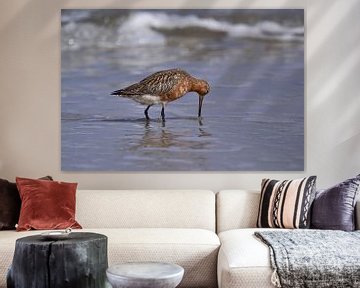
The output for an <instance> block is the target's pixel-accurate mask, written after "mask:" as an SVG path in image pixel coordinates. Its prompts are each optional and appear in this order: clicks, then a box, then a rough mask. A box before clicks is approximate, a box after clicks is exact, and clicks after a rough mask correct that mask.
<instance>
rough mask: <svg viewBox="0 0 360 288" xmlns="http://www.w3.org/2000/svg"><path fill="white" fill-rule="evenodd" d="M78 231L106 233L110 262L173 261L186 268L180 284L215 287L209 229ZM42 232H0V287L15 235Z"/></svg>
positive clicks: (215, 241) (213, 238) (214, 248)
mask: <svg viewBox="0 0 360 288" xmlns="http://www.w3.org/2000/svg"><path fill="white" fill-rule="evenodd" d="M73 231H74V232H75V231H77V230H73ZM81 231H84V232H95V233H100V234H104V235H106V236H107V237H108V259H109V265H114V264H116V263H123V262H135V261H163V262H171V263H176V264H178V265H180V266H182V267H183V268H184V269H185V274H184V278H183V281H182V282H181V285H180V286H179V287H209V288H210V287H216V263H217V256H218V249H219V246H220V241H219V238H218V237H217V235H216V234H215V233H214V232H212V231H209V230H204V229H176V228H175V229H174V228H156V229H152V228H144V229H141V228H138V229H82V230H79V232H81ZM43 232H44V231H34V230H32V231H24V232H15V231H1V232H0V233H1V234H0V255H1V256H2V257H0V287H6V285H5V281H6V279H5V276H6V273H7V269H8V267H9V266H10V264H11V261H12V257H13V253H14V249H15V241H16V239H17V238H20V237H25V236H30V235H36V234H39V233H43Z"/></svg>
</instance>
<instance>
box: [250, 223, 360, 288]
mask: <svg viewBox="0 0 360 288" xmlns="http://www.w3.org/2000/svg"><path fill="white" fill-rule="evenodd" d="M255 236H256V237H258V238H259V239H261V240H262V241H263V242H264V243H265V244H267V245H268V246H269V248H270V259H271V266H272V268H273V269H274V273H273V277H272V282H273V284H274V285H275V286H277V287H283V288H286V287H289V288H290V287H292V288H296V287H299V288H300V287H309V288H310V287H316V288H321V287H360V231H354V232H343V231H330V230H305V229H300V230H286V231H262V232H255Z"/></svg>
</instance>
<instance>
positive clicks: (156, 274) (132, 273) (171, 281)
mask: <svg viewBox="0 0 360 288" xmlns="http://www.w3.org/2000/svg"><path fill="white" fill-rule="evenodd" d="M106 276H107V278H108V280H109V282H110V284H111V285H112V286H113V288H175V287H176V286H178V285H179V284H180V282H181V280H182V278H183V276H184V268H182V267H181V266H179V265H176V264H171V263H162V262H132V263H131V262H130V263H124V264H117V265H114V266H111V267H109V268H108V269H107V270H106Z"/></svg>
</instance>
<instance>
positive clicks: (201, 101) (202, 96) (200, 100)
mask: <svg viewBox="0 0 360 288" xmlns="http://www.w3.org/2000/svg"><path fill="white" fill-rule="evenodd" d="M203 100H204V95H200V94H199V112H198V117H199V118H200V117H201V107H202V103H203Z"/></svg>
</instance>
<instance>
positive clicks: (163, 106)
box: [161, 103, 165, 122]
mask: <svg viewBox="0 0 360 288" xmlns="http://www.w3.org/2000/svg"><path fill="white" fill-rule="evenodd" d="M161 106H162V108H161V119H162V121H163V122H165V104H164V103H162V104H161Z"/></svg>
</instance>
